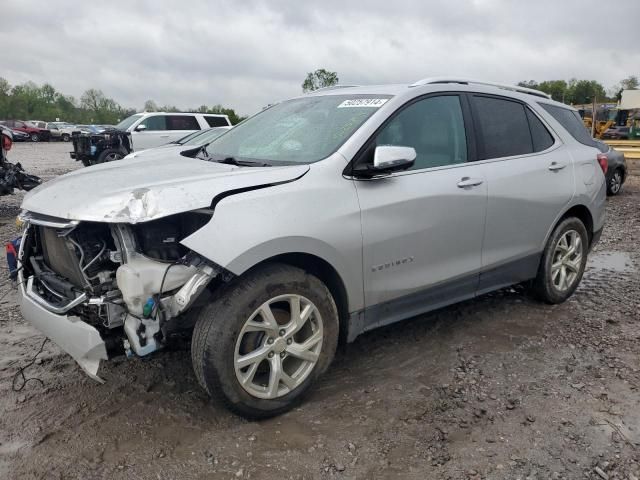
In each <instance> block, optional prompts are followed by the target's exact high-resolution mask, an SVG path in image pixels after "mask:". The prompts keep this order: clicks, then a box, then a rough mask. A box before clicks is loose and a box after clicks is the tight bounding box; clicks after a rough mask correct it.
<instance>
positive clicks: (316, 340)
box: [191, 264, 338, 418]
mask: <svg viewBox="0 0 640 480" xmlns="http://www.w3.org/2000/svg"><path fill="white" fill-rule="evenodd" d="M337 343H338V312H337V308H336V305H335V303H334V300H333V298H332V296H331V294H330V293H329V290H328V289H327V287H326V286H325V285H324V284H323V283H322V282H321V281H320V280H319V279H318V278H316V277H314V276H313V275H309V274H308V273H306V272H304V271H303V270H300V269H298V268H294V267H290V266H287V265H277V264H273V265H268V266H265V267H263V268H261V269H259V270H256V271H255V272H251V273H249V274H248V275H247V276H246V277H245V278H240V279H238V281H236V282H235V283H234V284H233V285H230V286H229V287H228V288H227V289H226V291H225V292H223V294H222V295H221V296H220V297H219V298H218V299H217V300H215V301H213V302H212V303H211V304H210V305H208V306H207V307H205V308H204V309H203V310H202V312H200V315H199V319H198V322H197V324H196V327H195V329H194V333H193V339H192V346H191V355H192V360H193V367H194V371H195V373H196V377H197V378H198V381H199V382H200V384H201V385H202V386H203V387H204V389H205V390H207V392H209V394H210V395H211V396H212V397H213V398H214V399H219V400H221V401H222V402H223V403H225V404H226V405H227V406H228V407H229V408H230V409H231V410H232V411H234V412H236V413H238V414H240V415H242V416H245V417H248V418H266V417H270V416H274V415H278V414H280V413H283V412H286V411H287V410H289V409H291V408H292V407H294V406H295V405H296V404H297V403H298V402H299V401H300V400H301V399H302V397H303V396H304V394H305V393H307V392H308V391H309V389H310V388H311V386H312V385H313V383H314V382H315V381H316V379H317V378H318V377H319V376H320V374H322V373H323V372H324V371H325V370H326V369H327V368H328V366H329V364H330V363H331V361H332V360H333V356H334V354H335V350H336V346H337Z"/></svg>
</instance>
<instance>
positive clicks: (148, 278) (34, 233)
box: [18, 210, 231, 380]
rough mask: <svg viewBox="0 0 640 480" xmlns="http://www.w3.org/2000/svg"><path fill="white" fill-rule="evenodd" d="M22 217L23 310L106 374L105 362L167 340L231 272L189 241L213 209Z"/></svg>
mask: <svg viewBox="0 0 640 480" xmlns="http://www.w3.org/2000/svg"><path fill="white" fill-rule="evenodd" d="M21 218H22V220H23V221H24V222H25V225H26V229H25V232H24V235H23V238H22V242H21V245H20V252H19V262H20V267H21V268H20V270H19V273H18V281H19V284H20V293H21V309H22V313H23V316H24V317H25V318H26V319H28V320H29V321H31V323H33V324H34V326H35V327H36V328H38V329H39V330H40V331H42V332H43V333H44V334H45V335H47V336H48V337H49V338H51V339H52V340H53V341H54V342H55V343H57V344H58V345H59V346H60V347H61V348H63V349H64V350H65V351H67V352H68V353H69V354H70V355H71V356H72V357H73V358H74V359H75V360H76V361H77V362H78V363H79V364H80V366H81V367H82V368H83V369H84V370H85V371H86V372H87V373H88V374H89V375H90V376H91V377H92V378H94V379H96V380H100V379H99V378H98V376H97V372H98V367H99V362H100V360H106V359H108V358H111V357H113V356H117V355H120V354H123V353H125V354H127V355H134V354H135V355H139V356H144V355H148V354H149V353H151V352H154V351H156V350H158V349H160V348H163V347H164V346H165V345H166V343H167V340H168V338H169V337H170V335H171V334H172V333H173V332H175V331H177V330H180V329H182V328H188V327H189V324H188V323H189V322H188V319H187V318H186V315H185V314H186V312H187V311H189V310H190V309H191V308H192V307H193V305H194V302H196V300H197V299H199V298H201V297H203V296H204V297H206V295H202V294H203V293H204V292H205V291H206V289H207V287H210V288H211V287H213V285H214V284H216V283H217V282H224V281H228V280H229V279H230V278H231V274H229V273H228V272H226V271H225V270H223V269H222V268H221V267H218V266H217V265H214V264H212V263H210V262H208V261H207V260H205V259H203V258H202V257H200V256H198V255H197V254H195V253H193V252H191V251H189V250H188V249H187V248H186V247H184V246H183V245H181V244H180V241H181V240H182V239H183V238H185V237H187V236H188V235H190V234H191V233H193V232H194V231H196V230H198V229H199V228H201V227H202V226H203V225H204V224H206V223H207V222H208V221H209V220H210V218H211V216H210V213H209V212H208V211H206V210H205V211H198V212H187V213H183V214H178V215H172V216H169V217H165V218H162V219H159V220H154V221H150V222H145V223H142V224H136V225H131V224H124V223H110V224H107V223H98V222H79V221H69V220H63V219H57V218H53V217H49V216H45V215H38V214H33V213H29V212H23V214H22V216H21ZM212 281H213V283H212Z"/></svg>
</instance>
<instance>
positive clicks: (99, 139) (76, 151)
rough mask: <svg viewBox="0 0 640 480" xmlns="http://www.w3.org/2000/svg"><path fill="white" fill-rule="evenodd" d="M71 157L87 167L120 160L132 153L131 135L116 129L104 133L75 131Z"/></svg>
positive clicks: (72, 137)
mask: <svg viewBox="0 0 640 480" xmlns="http://www.w3.org/2000/svg"><path fill="white" fill-rule="evenodd" d="M71 141H72V142H73V152H70V153H69V155H70V156H71V158H73V159H74V160H77V161H79V162H82V164H83V165H84V166H85V167H90V166H91V165H98V164H99V163H105V162H112V161H114V160H120V159H122V158H124V157H126V156H127V155H129V153H131V151H132V148H131V135H130V134H129V133H128V132H123V131H120V130H117V129H115V128H108V129H105V130H103V131H97V130H94V131H89V130H75V131H73V132H72V134H71Z"/></svg>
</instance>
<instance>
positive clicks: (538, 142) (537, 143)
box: [525, 108, 554, 152]
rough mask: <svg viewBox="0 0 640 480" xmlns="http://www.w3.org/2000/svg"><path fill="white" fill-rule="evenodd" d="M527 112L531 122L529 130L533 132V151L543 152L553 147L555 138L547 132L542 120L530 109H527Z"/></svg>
mask: <svg viewBox="0 0 640 480" xmlns="http://www.w3.org/2000/svg"><path fill="white" fill-rule="evenodd" d="M525 110H526V111H527V120H529V130H531V139H532V140H533V151H534V152H541V151H543V150H546V149H547V148H549V147H550V146H551V145H553V142H554V140H553V136H552V135H551V134H550V133H549V130H547V127H545V126H544V125H543V124H542V122H541V121H540V119H539V118H538V117H536V114H535V113H533V112H532V111H531V110H529V109H528V108H525Z"/></svg>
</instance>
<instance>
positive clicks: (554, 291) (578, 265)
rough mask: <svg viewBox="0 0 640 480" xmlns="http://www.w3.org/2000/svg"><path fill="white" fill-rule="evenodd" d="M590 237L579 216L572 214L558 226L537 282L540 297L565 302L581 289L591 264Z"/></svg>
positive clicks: (547, 300) (546, 250)
mask: <svg viewBox="0 0 640 480" xmlns="http://www.w3.org/2000/svg"><path fill="white" fill-rule="evenodd" d="M588 251H589V236H588V234H587V229H586V228H585V226H584V224H583V223H582V221H581V220H580V219H579V218H576V217H569V218H566V219H565V220H563V221H562V222H560V224H559V225H558V226H557V227H556V228H555V230H554V231H553V233H552V234H551V236H550V237H549V240H548V241H547V245H546V247H545V249H544V252H543V254H542V260H541V261H540V267H539V268H538V275H537V276H536V278H535V280H534V282H533V290H534V293H535V294H536V296H537V297H538V298H539V299H540V300H542V301H544V302H546V303H551V304H554V303H562V302H564V301H565V300H566V299H567V298H569V297H570V296H571V295H572V294H573V292H574V291H575V290H576V288H578V284H579V283H580V280H581V279H582V275H583V274H584V269H585V266H586V265H587V253H588Z"/></svg>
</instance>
